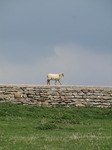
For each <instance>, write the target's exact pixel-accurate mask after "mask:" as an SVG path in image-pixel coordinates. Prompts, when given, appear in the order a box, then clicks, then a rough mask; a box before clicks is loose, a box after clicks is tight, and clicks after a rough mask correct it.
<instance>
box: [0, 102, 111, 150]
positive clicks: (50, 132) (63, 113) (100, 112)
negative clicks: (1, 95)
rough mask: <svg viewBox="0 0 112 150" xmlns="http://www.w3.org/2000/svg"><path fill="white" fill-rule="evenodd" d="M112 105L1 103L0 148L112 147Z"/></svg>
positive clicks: (67, 149)
mask: <svg viewBox="0 0 112 150" xmlns="http://www.w3.org/2000/svg"><path fill="white" fill-rule="evenodd" d="M111 125H112V107H111V108H93V107H71V108H65V107H54V108H53V107H36V106H22V105H17V104H11V103H0V150H90V149H91V150H112V127H111Z"/></svg>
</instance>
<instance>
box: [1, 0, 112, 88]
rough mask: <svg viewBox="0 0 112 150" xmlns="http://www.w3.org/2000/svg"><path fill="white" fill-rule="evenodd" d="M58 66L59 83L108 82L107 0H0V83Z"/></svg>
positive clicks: (111, 47)
mask: <svg viewBox="0 0 112 150" xmlns="http://www.w3.org/2000/svg"><path fill="white" fill-rule="evenodd" d="M60 72H63V73H64V77H63V78H62V79H61V82H62V84H63V85H93V86H112V0H19V1H18V0H10V1H9V0H5V1H4V0H0V84H42V85H44V84H46V76H47V74H48V73H60ZM51 84H54V82H53V81H52V82H51Z"/></svg>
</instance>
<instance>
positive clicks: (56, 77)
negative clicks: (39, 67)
mask: <svg viewBox="0 0 112 150" xmlns="http://www.w3.org/2000/svg"><path fill="white" fill-rule="evenodd" d="M47 78H48V79H49V80H56V79H57V80H59V79H60V76H59V74H48V75H47Z"/></svg>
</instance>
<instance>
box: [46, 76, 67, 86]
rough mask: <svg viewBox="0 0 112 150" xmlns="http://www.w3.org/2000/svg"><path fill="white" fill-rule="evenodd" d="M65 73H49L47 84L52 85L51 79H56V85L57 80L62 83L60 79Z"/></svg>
mask: <svg viewBox="0 0 112 150" xmlns="http://www.w3.org/2000/svg"><path fill="white" fill-rule="evenodd" d="M63 76H64V74H63V73H59V74H48V75H47V85H50V80H55V85H56V83H57V81H58V82H59V83H60V85H61V82H60V79H61V77H63Z"/></svg>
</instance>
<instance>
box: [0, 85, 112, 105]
mask: <svg viewBox="0 0 112 150" xmlns="http://www.w3.org/2000/svg"><path fill="white" fill-rule="evenodd" d="M0 102H12V103H17V104H23V105H37V106H41V105H44V106H66V107H69V106H95V107H109V106H112V87H87V86H86V87H84V86H44V85H41V86H40V85H0Z"/></svg>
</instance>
